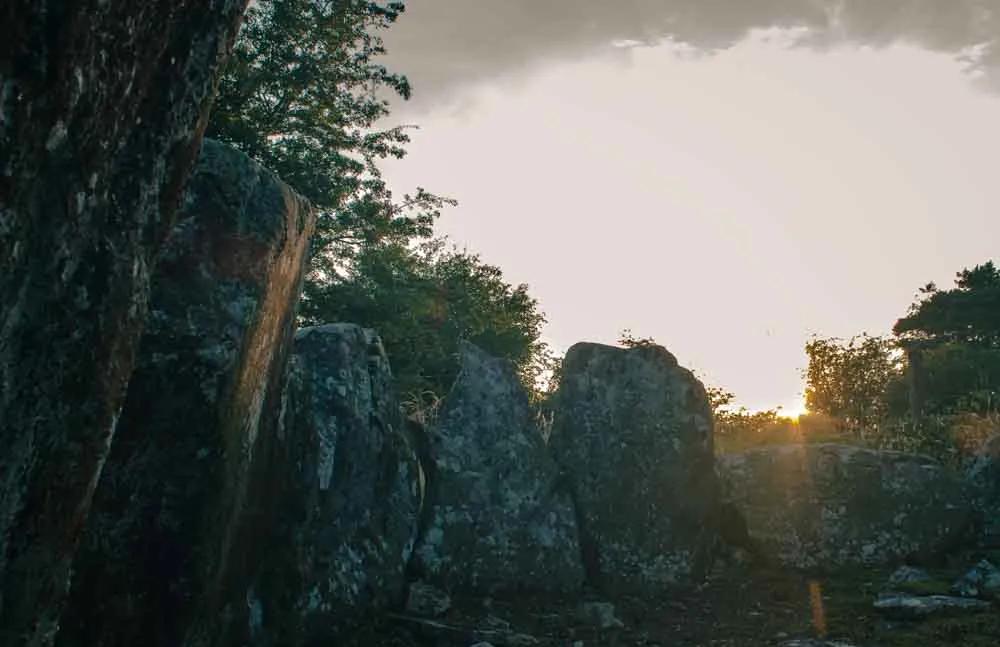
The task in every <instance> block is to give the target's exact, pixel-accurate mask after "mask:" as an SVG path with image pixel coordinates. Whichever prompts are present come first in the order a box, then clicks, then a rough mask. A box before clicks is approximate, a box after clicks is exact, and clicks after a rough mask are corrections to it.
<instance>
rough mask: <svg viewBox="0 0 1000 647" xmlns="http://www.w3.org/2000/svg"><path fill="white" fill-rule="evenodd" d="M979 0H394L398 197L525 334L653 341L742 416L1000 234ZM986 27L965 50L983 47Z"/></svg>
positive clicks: (777, 401) (982, 253) (996, 105)
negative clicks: (482, 277)
mask: <svg viewBox="0 0 1000 647" xmlns="http://www.w3.org/2000/svg"><path fill="white" fill-rule="evenodd" d="M996 5H997V2H996V0H988V1H975V0H968V1H964V2H963V1H960V0H913V1H911V2H894V1H892V0H880V1H878V2H876V1H875V0H857V1H851V2H840V3H837V4H836V5H833V4H828V5H824V4H823V3H822V2H821V1H820V0H816V1H814V2H810V1H809V0H697V2H696V1H695V0H676V1H674V2H670V1H668V0H633V1H632V2H627V1H621V2H619V1H616V2H614V3H612V2H610V1H599V0H575V1H574V0H547V1H544V2H543V1H541V0H531V1H530V2H529V1H528V0H508V1H506V2H501V1H500V0H463V1H462V2H457V1H456V0H412V2H411V3H410V6H409V7H408V9H407V12H406V14H404V16H403V17H402V18H401V19H400V22H399V24H398V25H397V26H395V27H393V29H392V30H390V31H389V32H388V33H387V34H386V36H385V40H386V45H387V48H388V50H389V55H388V57H387V60H386V63H387V65H388V66H389V67H390V68H391V69H394V70H397V71H400V72H403V73H405V74H407V75H408V76H409V77H410V80H411V82H412V83H413V86H414V98H413V100H412V101H410V102H407V103H405V104H399V105H396V106H395V108H394V111H393V115H392V119H393V120H396V123H413V124H417V125H419V130H418V131H415V132H414V133H413V135H412V136H413V141H412V143H411V145H410V147H409V155H408V156H407V157H406V158H405V159H404V160H402V161H398V162H396V161H393V162H391V163H386V164H385V165H384V172H385V174H386V177H387V178H388V180H389V182H390V184H391V185H392V186H394V187H396V188H398V189H399V190H401V191H402V190H409V189H412V188H413V187H415V186H423V187H425V188H427V189H429V190H431V191H434V192H437V193H440V194H444V195H448V196H450V197H454V198H456V199H457V200H458V201H459V206H458V207H455V208H450V209H448V210H446V211H445V214H444V215H443V217H442V218H441V220H440V221H439V226H438V230H439V232H440V233H444V234H447V235H448V236H449V237H451V238H452V240H453V241H454V242H456V243H457V244H459V245H460V246H463V247H467V248H468V249H469V250H470V251H473V252H477V253H479V254H481V256H482V258H483V260H485V261H486V262H489V263H493V264H495V265H498V266H499V267H500V268H501V269H502V270H503V271H504V275H505V276H506V277H507V279H508V280H509V281H511V282H512V283H522V282H523V283H527V284H528V285H529V286H530V292H531V294H532V295H533V296H535V297H536V298H537V299H538V301H539V303H540V306H541V309H542V310H543V311H544V312H545V313H546V315H547V317H548V322H549V323H548V325H547V327H546V329H545V338H546V340H548V341H549V342H550V343H551V344H552V345H553V346H554V347H555V348H556V349H557V350H559V351H565V349H566V348H568V347H569V346H570V345H572V344H573V343H575V342H578V341H596V342H603V343H614V342H615V341H616V340H617V338H618V337H619V333H620V331H621V330H622V329H624V328H629V329H631V330H632V332H633V333H634V334H635V335H636V336H640V337H653V338H654V339H656V340H657V342H659V343H661V344H662V345H664V346H665V347H666V348H667V349H668V350H670V351H671V352H672V353H673V354H674V355H676V356H677V358H678V359H679V360H680V362H681V364H682V365H684V366H687V367H688V368H691V369H694V370H695V371H696V372H697V373H698V374H699V375H700V376H701V377H702V378H703V379H704V380H705V381H706V383H707V384H711V385H719V386H723V387H725V388H727V389H728V390H730V391H732V392H734V393H735V394H736V396H737V400H738V402H739V403H740V404H743V405H746V406H747V407H749V408H751V409H760V408H765V407H773V406H778V405H780V406H782V407H784V409H785V410H786V411H795V410H797V409H799V408H800V407H801V391H802V389H803V383H802V376H801V370H802V369H803V368H804V367H805V354H804V350H803V347H804V344H805V343H806V341H807V340H808V339H809V338H810V335H812V334H818V335H821V336H838V337H849V336H851V335H854V334H858V333H861V332H869V333H872V334H880V333H886V332H888V330H889V329H890V328H891V326H892V324H893V323H894V322H895V320H896V319H897V318H898V317H900V316H902V315H904V314H905V312H906V309H907V307H908V305H909V304H910V303H911V302H912V301H913V299H914V295H915V294H916V292H917V289H918V288H919V287H920V286H922V285H924V284H925V283H927V282H928V281H936V282H938V283H939V285H949V284H951V282H952V279H953V277H954V274H955V272H957V271H958V270H960V269H962V268H963V267H966V266H971V265H974V264H976V263H981V262H984V261H986V260H989V259H991V258H996V257H997V255H998V251H1000V245H998V242H1000V218H997V217H996V214H997V213H1000V182H998V179H997V176H996V171H995V169H1000V118H998V117H1000V65H998V60H1000V55H998V51H1000V48H997V47H994V48H991V47H990V46H989V42H990V41H989V39H990V38H991V37H994V36H997V35H1000V12H995V13H994V12H991V11H989V9H991V8H993V7H996ZM984 43H985V45H984Z"/></svg>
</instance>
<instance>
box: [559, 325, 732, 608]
mask: <svg viewBox="0 0 1000 647" xmlns="http://www.w3.org/2000/svg"><path fill="white" fill-rule="evenodd" d="M562 370H563V375H562V379H561V381H560V384H559V390H558V393H557V395H556V398H557V400H556V404H555V414H554V420H553V429H552V437H551V439H550V441H549V442H550V445H551V447H552V451H553V452H554V455H555V457H556V460H557V461H558V463H559V464H560V466H561V467H562V469H563V470H564V471H565V472H566V474H567V476H568V478H569V480H570V482H571V484H572V488H573V490H574V496H575V498H576V506H577V513H578V518H579V520H580V521H579V523H580V526H581V527H580V531H581V542H582V548H583V553H584V560H585V563H586V566H587V569H588V577H590V578H591V579H593V580H594V583H595V584H598V585H600V586H603V587H605V588H607V589H610V590H613V591H614V590H622V591H636V592H655V591H658V590H661V589H663V588H664V587H666V586H668V585H670V584H672V583H675V582H678V581H681V580H684V579H687V578H688V577H691V576H695V577H697V576H699V575H700V574H701V572H702V571H704V569H705V568H706V567H707V566H708V564H707V563H706V561H707V559H708V556H707V554H705V553H704V552H703V549H707V548H709V547H711V546H713V545H714V544H715V537H716V530H715V525H716V520H717V518H718V514H717V508H718V506H719V498H718V487H717V481H716V476H715V471H714V464H713V450H712V412H711V409H710V407H709V403H708V398H707V396H706V394H705V389H704V387H703V386H702V385H701V383H700V382H699V381H698V380H697V379H696V378H695V377H694V376H693V375H692V374H691V372H690V371H688V370H686V369H684V368H681V367H680V366H678V365H677V360H676V359H675V358H674V356H673V355H671V354H670V353H668V352H667V351H666V350H664V349H663V348H662V347H659V346H646V347H638V348H632V349H623V348H615V347H611V346H604V345H601V344H591V343H579V344H576V345H574V346H572V347H571V348H570V349H569V351H568V352H567V353H566V358H565V359H564V361H563V367H562Z"/></svg>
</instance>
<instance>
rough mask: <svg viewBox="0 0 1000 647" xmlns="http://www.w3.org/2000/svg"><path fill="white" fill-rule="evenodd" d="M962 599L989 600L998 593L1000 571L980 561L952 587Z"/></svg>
mask: <svg viewBox="0 0 1000 647" xmlns="http://www.w3.org/2000/svg"><path fill="white" fill-rule="evenodd" d="M952 591H954V592H955V593H956V594H957V595H959V596H961V597H964V598H991V597H994V596H996V595H997V594H998V593H1000V569H998V568H997V567H996V566H994V565H993V564H991V563H990V562H989V561H987V560H985V559H984V560H982V561H981V562H979V563H978V564H976V565H975V566H974V567H972V570H970V571H969V572H968V573H966V574H965V575H963V576H962V577H961V579H959V580H958V581H957V582H955V584H954V586H952Z"/></svg>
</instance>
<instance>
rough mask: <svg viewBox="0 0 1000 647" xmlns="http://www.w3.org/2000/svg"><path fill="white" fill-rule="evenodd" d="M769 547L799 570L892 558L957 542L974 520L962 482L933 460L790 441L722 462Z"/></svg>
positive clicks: (732, 493)
mask: <svg viewBox="0 0 1000 647" xmlns="http://www.w3.org/2000/svg"><path fill="white" fill-rule="evenodd" d="M719 465H720V468H721V474H722V477H723V480H724V482H725V485H726V489H727V496H729V497H730V498H731V499H732V501H733V502H734V503H735V505H736V506H737V508H739V510H740V511H741V512H742V513H743V514H744V516H745V518H746V520H747V524H748V527H749V531H750V535H751V536H752V537H753V538H754V539H756V540H757V542H758V544H759V545H760V546H762V548H763V550H765V551H767V552H768V553H770V554H771V555H772V556H774V558H776V559H777V560H778V561H780V562H781V563H783V564H785V565H788V566H793V567H799V568H804V567H815V566H822V567H832V566H838V565H847V564H865V565H875V564H887V563H891V562H893V561H896V560H900V559H902V558H905V557H908V556H913V557H918V558H928V557H932V556H934V555H936V554H937V553H938V552H939V551H943V550H947V549H949V548H951V547H953V545H954V542H956V541H958V540H960V539H961V538H962V537H963V534H964V533H965V532H966V530H967V529H968V528H969V527H970V524H971V523H972V520H973V513H972V510H971V506H970V505H969V503H968V502H967V498H966V496H965V492H964V489H963V484H962V483H961V481H960V480H959V479H958V478H955V477H953V476H951V475H950V474H949V473H948V472H947V471H946V470H945V469H944V468H943V467H942V466H941V465H939V464H938V463H936V462H934V461H933V460H931V459H929V458H925V457H923V456H916V455H912V454H904V453H900V452H890V451H875V450H869V449H863V448H860V447H850V446H842V445H827V444H822V445H820V444H817V445H786V446H780V447H769V448H764V449H757V450H752V451H748V452H745V453H743V454H731V455H726V456H722V457H720V459H719Z"/></svg>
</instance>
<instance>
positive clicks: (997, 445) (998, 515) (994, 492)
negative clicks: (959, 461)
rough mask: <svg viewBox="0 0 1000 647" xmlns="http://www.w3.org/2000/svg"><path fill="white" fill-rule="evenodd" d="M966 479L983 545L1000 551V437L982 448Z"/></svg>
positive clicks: (969, 465) (967, 472)
mask: <svg viewBox="0 0 1000 647" xmlns="http://www.w3.org/2000/svg"><path fill="white" fill-rule="evenodd" d="M965 479H966V482H967V483H968V485H969V490H970V494H971V496H972V499H973V501H974V502H975V506H976V510H977V512H978V514H979V516H980V519H981V525H982V527H981V529H980V541H981V542H982V543H983V545H985V546H986V547H988V548H1000V434H998V435H996V436H993V437H992V438H990V439H989V440H987V441H986V442H985V443H983V446H982V447H981V448H979V450H978V451H977V452H976V454H975V456H973V457H972V459H971V460H970V461H969V463H968V465H967V467H966V471H965Z"/></svg>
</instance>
